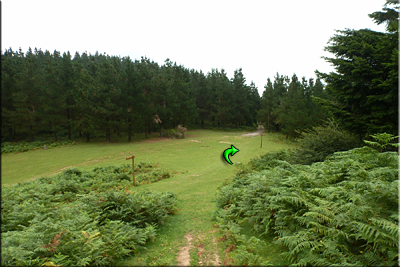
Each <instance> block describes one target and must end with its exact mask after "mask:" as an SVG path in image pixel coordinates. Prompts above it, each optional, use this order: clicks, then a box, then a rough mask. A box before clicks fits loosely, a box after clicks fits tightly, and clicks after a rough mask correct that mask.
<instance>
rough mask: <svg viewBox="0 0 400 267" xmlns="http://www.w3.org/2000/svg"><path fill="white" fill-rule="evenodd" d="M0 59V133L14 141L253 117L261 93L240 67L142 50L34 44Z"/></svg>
mask: <svg viewBox="0 0 400 267" xmlns="http://www.w3.org/2000/svg"><path fill="white" fill-rule="evenodd" d="M1 60H2V122H3V123H2V136H3V137H4V136H7V138H8V139H9V140H10V141H13V140H14V139H15V137H16V136H21V135H22V136H25V137H29V139H30V140H31V141H33V140H34V139H35V136H37V135H39V134H43V133H46V134H48V133H51V134H53V135H54V138H55V140H57V138H58V134H59V133H60V132H63V131H64V132H65V131H66V132H67V134H68V138H69V139H71V135H72V132H73V131H75V132H79V134H80V135H85V136H86V138H87V140H88V141H89V139H90V136H93V135H94V134H95V133H98V132H99V131H101V132H103V133H104V134H105V136H106V138H107V140H108V141H110V140H111V136H112V135H114V134H121V133H127V134H128V136H129V137H128V138H129V140H131V136H132V135H133V134H134V133H135V132H145V133H146V137H147V133H149V132H150V131H154V130H160V131H161V130H162V128H164V129H168V128H174V127H176V126H177V125H178V124H181V125H187V124H191V123H196V124H200V125H201V126H202V127H204V125H205V122H209V123H212V124H213V125H214V126H215V125H220V126H222V127H225V126H226V125H229V126H231V125H235V126H236V127H237V126H242V125H253V124H254V123H255V122H256V112H257V110H258V108H259V102H260V97H259V94H258V90H257V88H256V87H255V85H254V83H251V84H250V85H247V84H246V83H245V79H244V76H243V73H242V70H241V69H238V70H236V71H235V74H234V78H233V79H231V80H229V78H228V77H227V74H226V72H225V71H224V70H223V69H222V70H221V71H219V70H218V69H213V70H212V71H211V72H209V73H207V74H204V73H203V72H202V71H197V70H194V69H188V68H185V67H183V66H181V65H177V64H176V63H173V62H171V61H170V60H169V59H167V60H166V61H165V62H164V64H163V65H161V66H160V65H158V64H157V63H155V62H154V61H150V59H148V58H146V57H145V58H143V57H142V58H141V60H132V59H130V58H129V57H123V58H120V57H117V56H109V55H106V54H99V53H98V52H96V54H94V55H92V54H88V53H86V52H85V53H82V55H80V54H79V53H76V54H75V56H74V57H72V56H71V54H70V53H69V52H66V53H63V55H61V54H60V52H58V51H54V53H50V52H49V51H47V50H46V51H44V52H43V51H42V50H41V49H36V48H35V49H34V50H32V49H31V48H29V50H28V51H27V52H26V54H24V53H23V52H22V51H21V49H20V50H19V51H12V49H11V48H10V49H8V50H6V51H5V52H4V53H2V55H1Z"/></svg>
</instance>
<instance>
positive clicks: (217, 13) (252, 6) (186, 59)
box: [1, 0, 385, 94]
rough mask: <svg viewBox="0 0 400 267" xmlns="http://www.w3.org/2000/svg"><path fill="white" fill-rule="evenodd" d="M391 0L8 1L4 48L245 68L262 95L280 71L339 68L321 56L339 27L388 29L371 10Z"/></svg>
mask: <svg viewBox="0 0 400 267" xmlns="http://www.w3.org/2000/svg"><path fill="white" fill-rule="evenodd" d="M384 3H385V0H335V1H327V0H303V1H298V0H263V1H252V0H242V1H232V0H229V1H220V0H213V1H208V0H202V1H198V0H197V1H190V0H185V1H172V0H163V1H147V0H139V1H118V0H114V1H92V0H82V1H71V0H70V1H54V0H52V1H42V0H35V1H32V0H28V1H19V0H3V1H2V14H1V15H2V16H1V20H2V31H1V32H2V38H1V41H2V43H1V47H2V51H4V49H8V48H10V47H11V48H12V49H13V50H18V49H19V48H20V47H21V48H22V50H23V51H24V52H26V50H27V49H28V48H29V47H32V49H34V48H35V47H37V48H41V49H42V50H43V51H45V50H49V51H50V52H53V51H54V50H57V51H60V52H61V53H63V52H64V51H70V53H71V54H72V55H74V54H75V52H76V51H78V52H79V53H82V52H84V51H87V52H88V53H92V54H94V53H95V52H96V51H99V53H103V52H106V53H107V54H109V55H117V56H118V55H119V56H121V57H124V56H128V55H129V56H130V57H131V58H132V59H140V57H141V56H147V57H148V58H150V59H151V60H154V61H155V62H157V63H159V64H160V65H162V64H164V61H165V59H167V58H169V59H170V60H172V61H173V62H177V64H181V65H184V66H185V67H186V68H190V69H197V70H202V71H203V72H204V73H207V72H209V71H211V69H212V68H214V69H215V68H218V69H219V70H220V69H225V71H226V72H227V74H228V77H229V78H232V77H233V72H234V70H236V69H238V68H242V69H243V74H244V76H245V77H246V82H247V84H250V82H251V81H254V83H255V84H256V86H257V87H258V90H259V92H260V94H261V93H262V91H263V90H264V85H265V84H266V82H267V78H268V77H269V78H271V80H273V77H274V76H275V74H276V73H277V72H279V74H283V75H288V76H292V75H293V73H296V75H297V76H298V77H299V78H301V77H302V76H305V77H306V78H307V79H309V78H315V74H314V71H315V70H316V69H318V70H319V71H322V72H330V71H333V68H332V67H331V66H330V64H329V63H327V62H325V61H324V60H323V59H322V58H321V56H331V55H330V54H329V53H327V52H324V51H323V49H324V46H326V44H327V42H328V41H329V38H330V37H331V36H333V35H334V34H335V30H344V29H345V28H350V29H364V28H369V29H372V30H375V31H382V32H383V31H385V26H384V25H380V26H377V25H376V24H374V23H373V21H372V20H371V19H370V18H369V17H368V14H370V13H372V12H375V11H381V10H382V6H383V5H384Z"/></svg>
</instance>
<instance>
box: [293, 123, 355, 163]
mask: <svg viewBox="0 0 400 267" xmlns="http://www.w3.org/2000/svg"><path fill="white" fill-rule="evenodd" d="M297 144H298V146H299V148H298V149H295V150H293V151H291V158H290V159H289V160H288V161H289V162H290V163H293V164H307V165H310V164H311V163H313V162H321V161H324V160H325V159H326V157H328V156H330V155H332V154H333V153H335V152H339V151H347V150H350V149H353V148H356V147H360V146H362V143H361V142H360V140H359V139H358V138H356V137H355V136H354V135H352V134H350V133H347V132H345V131H342V130H341V129H340V128H339V126H338V124H337V123H336V122H335V121H333V120H329V121H328V122H326V123H325V125H323V126H317V127H313V128H312V129H311V130H309V131H306V132H303V133H301V135H300V137H299V139H297Z"/></svg>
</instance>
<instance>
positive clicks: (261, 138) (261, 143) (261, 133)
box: [260, 133, 263, 148]
mask: <svg viewBox="0 0 400 267" xmlns="http://www.w3.org/2000/svg"><path fill="white" fill-rule="evenodd" d="M262 136H263V134H262V133H261V146H260V148H262Z"/></svg>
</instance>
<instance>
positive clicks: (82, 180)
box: [1, 163, 176, 266]
mask: <svg viewBox="0 0 400 267" xmlns="http://www.w3.org/2000/svg"><path fill="white" fill-rule="evenodd" d="M140 166H141V167H142V168H141V169H140V171H142V170H153V166H154V164H152V163H150V164H146V163H140ZM129 169H130V173H132V167H131V166H130V168H129V164H124V165H122V166H116V165H113V166H106V167H96V168H94V169H93V170H92V171H84V170H79V169H77V168H72V169H67V170H65V171H64V172H63V173H61V174H58V175H54V176H51V177H41V178H39V179H36V180H34V181H28V182H23V183H19V184H17V185H15V186H8V187H3V188H2V194H1V202H2V209H1V226H2V227H1V235H2V237H1V242H2V246H1V266H32V265H35V266H43V265H48V266H56V265H65V266H72V265H78V266H86V265H96V266H110V265H115V263H116V260H118V259H121V258H122V257H124V256H128V255H132V254H133V253H136V252H137V251H138V250H139V249H141V248H145V246H146V244H147V243H148V241H149V240H153V239H154V237H155V235H156V228H157V227H158V225H159V224H161V222H162V220H164V219H165V218H166V217H167V216H168V215H170V214H173V213H174V211H175V209H176V197H175V195H174V194H173V193H171V192H167V193H157V192H154V193H153V192H149V191H142V190H135V189H136V188H133V189H132V188H131V190H132V191H133V192H132V191H130V190H128V187H129V186H132V181H129V180H131V178H132V177H131V176H130V175H128V173H129ZM140 171H139V172H140ZM155 172H156V173H161V172H162V173H163V175H165V176H167V172H165V171H162V170H155ZM128 177H129V179H128ZM156 180H157V179H156Z"/></svg>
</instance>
